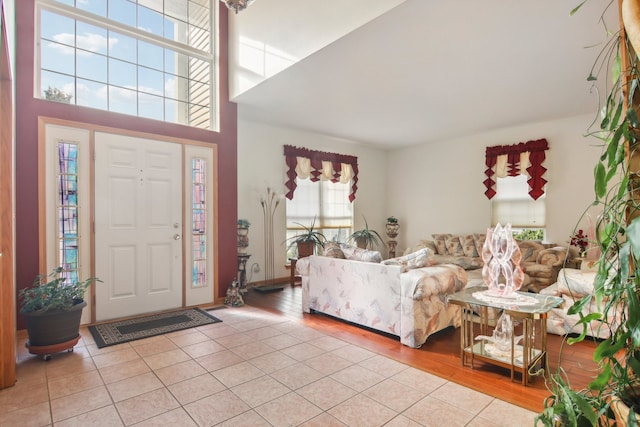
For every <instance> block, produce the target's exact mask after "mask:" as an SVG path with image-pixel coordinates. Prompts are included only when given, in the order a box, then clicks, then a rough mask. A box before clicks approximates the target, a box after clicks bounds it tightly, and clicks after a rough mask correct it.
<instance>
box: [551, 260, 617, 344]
mask: <svg viewBox="0 0 640 427" xmlns="http://www.w3.org/2000/svg"><path fill="white" fill-rule="evenodd" d="M596 273H597V266H596V264H595V262H594V261H588V260H583V261H582V264H581V267H580V268H579V269H575V268H563V269H561V270H560V273H559V274H558V281H557V282H556V283H554V284H553V285H551V286H549V287H547V288H546V289H543V290H542V291H540V293H541V294H545V295H553V296H558V297H561V298H562V299H564V301H565V303H564V304H563V305H562V306H560V307H557V308H554V309H552V310H551V311H550V312H549V317H548V318H547V331H548V332H550V333H553V334H557V335H564V334H581V333H582V330H583V327H582V326H581V325H577V326H576V323H577V322H578V320H580V316H579V315H578V314H572V315H569V314H568V311H569V309H570V308H571V306H572V305H573V303H574V302H576V301H577V300H579V299H581V298H582V297H584V296H587V295H593V293H594V288H593V284H594V281H595V278H596ZM601 309H602V308H600V310H599V309H598V306H597V302H596V301H595V298H594V299H592V300H591V303H590V304H589V305H587V306H585V307H584V309H583V310H582V314H584V315H587V314H589V313H595V312H600V311H601ZM620 310H623V307H622V306H621V307H620ZM621 317H622V313H621V311H615V310H612V311H611V312H610V313H609V319H608V321H607V323H606V325H604V324H603V323H602V322H599V321H597V320H593V321H591V322H589V325H588V326H587V335H589V336H592V337H595V338H608V337H609V335H611V330H610V329H609V327H608V326H607V325H617V324H620V322H621Z"/></svg>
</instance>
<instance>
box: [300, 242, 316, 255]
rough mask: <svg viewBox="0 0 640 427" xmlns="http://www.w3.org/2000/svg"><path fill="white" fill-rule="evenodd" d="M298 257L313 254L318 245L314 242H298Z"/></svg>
mask: <svg viewBox="0 0 640 427" xmlns="http://www.w3.org/2000/svg"><path fill="white" fill-rule="evenodd" d="M297 245H298V258H304V257H307V256H309V255H313V253H314V252H315V249H316V245H315V243H313V242H298V243H297Z"/></svg>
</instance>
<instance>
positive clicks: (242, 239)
mask: <svg viewBox="0 0 640 427" xmlns="http://www.w3.org/2000/svg"><path fill="white" fill-rule="evenodd" d="M248 246H249V228H247V227H238V253H245V252H247V247H248Z"/></svg>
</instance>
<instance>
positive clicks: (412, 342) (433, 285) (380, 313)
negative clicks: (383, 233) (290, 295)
mask: <svg viewBox="0 0 640 427" xmlns="http://www.w3.org/2000/svg"><path fill="white" fill-rule="evenodd" d="M366 252H371V251H366ZM427 252H428V251H427V250H422V251H418V252H417V254H418V255H415V254H413V255H408V256H407V257H399V258H396V259H394V260H387V261H386V262H382V263H381V262H375V261H376V260H377V258H378V257H376V256H374V257H373V258H374V259H373V260H372V259H369V261H370V262H366V261H362V260H360V259H363V258H364V259H368V258H370V255H367V254H365V255H363V256H361V257H360V258H355V259H354V256H353V255H351V256H349V255H347V256H349V257H350V258H351V259H342V257H338V258H333V257H329V256H320V255H311V256H309V257H305V258H301V259H299V260H298V261H297V263H296V269H297V272H298V274H299V275H300V276H301V277H302V307H303V310H304V311H305V312H307V313H310V312H320V313H325V314H328V315H331V316H334V317H337V318H340V319H343V320H346V321H348V322H352V323H356V324H358V325H362V326H366V327H369V328H372V329H375V330H378V331H381V332H385V333H388V334H391V335H395V336H398V337H399V338H400V342H402V343H403V344H405V345H407V346H409V347H420V346H421V345H422V344H424V342H425V341H426V340H427V338H428V337H429V336H430V335H431V334H433V333H435V332H437V331H439V330H441V329H444V328H446V327H448V326H459V325H460V311H459V309H460V308H459V307H458V306H455V305H449V304H448V303H447V295H449V294H452V293H455V292H457V291H459V290H461V289H463V288H464V286H465V284H466V282H467V278H466V273H465V271H464V269H462V268H461V267H459V266H456V265H453V264H441V265H437V266H426V265H427V264H425V263H423V261H424V260H426V259H427V257H426V255H427ZM325 253H327V252H326V251H325ZM421 259H422V261H420V260H421ZM371 261H374V262H371Z"/></svg>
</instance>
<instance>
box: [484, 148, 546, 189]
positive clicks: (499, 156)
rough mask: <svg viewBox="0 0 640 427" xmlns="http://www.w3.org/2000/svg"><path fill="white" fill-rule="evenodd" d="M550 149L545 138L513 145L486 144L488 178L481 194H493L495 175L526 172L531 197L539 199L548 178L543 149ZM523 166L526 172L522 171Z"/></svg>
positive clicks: (503, 175)
mask: <svg viewBox="0 0 640 427" xmlns="http://www.w3.org/2000/svg"><path fill="white" fill-rule="evenodd" d="M548 149H549V144H548V143H547V140H546V139H544V138H543V139H537V140H535V141H527V142H521V143H519V144H513V145H495V146H493V147H487V150H486V157H485V164H486V166H487V169H486V170H485V171H484V173H485V175H486V176H487V179H485V180H484V185H485V187H486V188H487V191H485V192H484V194H485V195H486V196H487V198H489V199H491V198H492V197H493V196H495V195H496V190H495V185H496V178H504V177H505V176H517V175H520V174H521V173H525V172H526V174H527V175H528V176H529V179H528V180H527V183H529V195H530V196H531V198H533V200H538V198H539V197H540V196H542V195H543V194H544V186H545V184H546V183H547V180H546V179H544V173H545V172H546V171H547V169H546V168H545V167H544V166H542V163H543V162H544V159H545V151H546V150H548ZM522 169H524V171H525V172H523V171H522Z"/></svg>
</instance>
